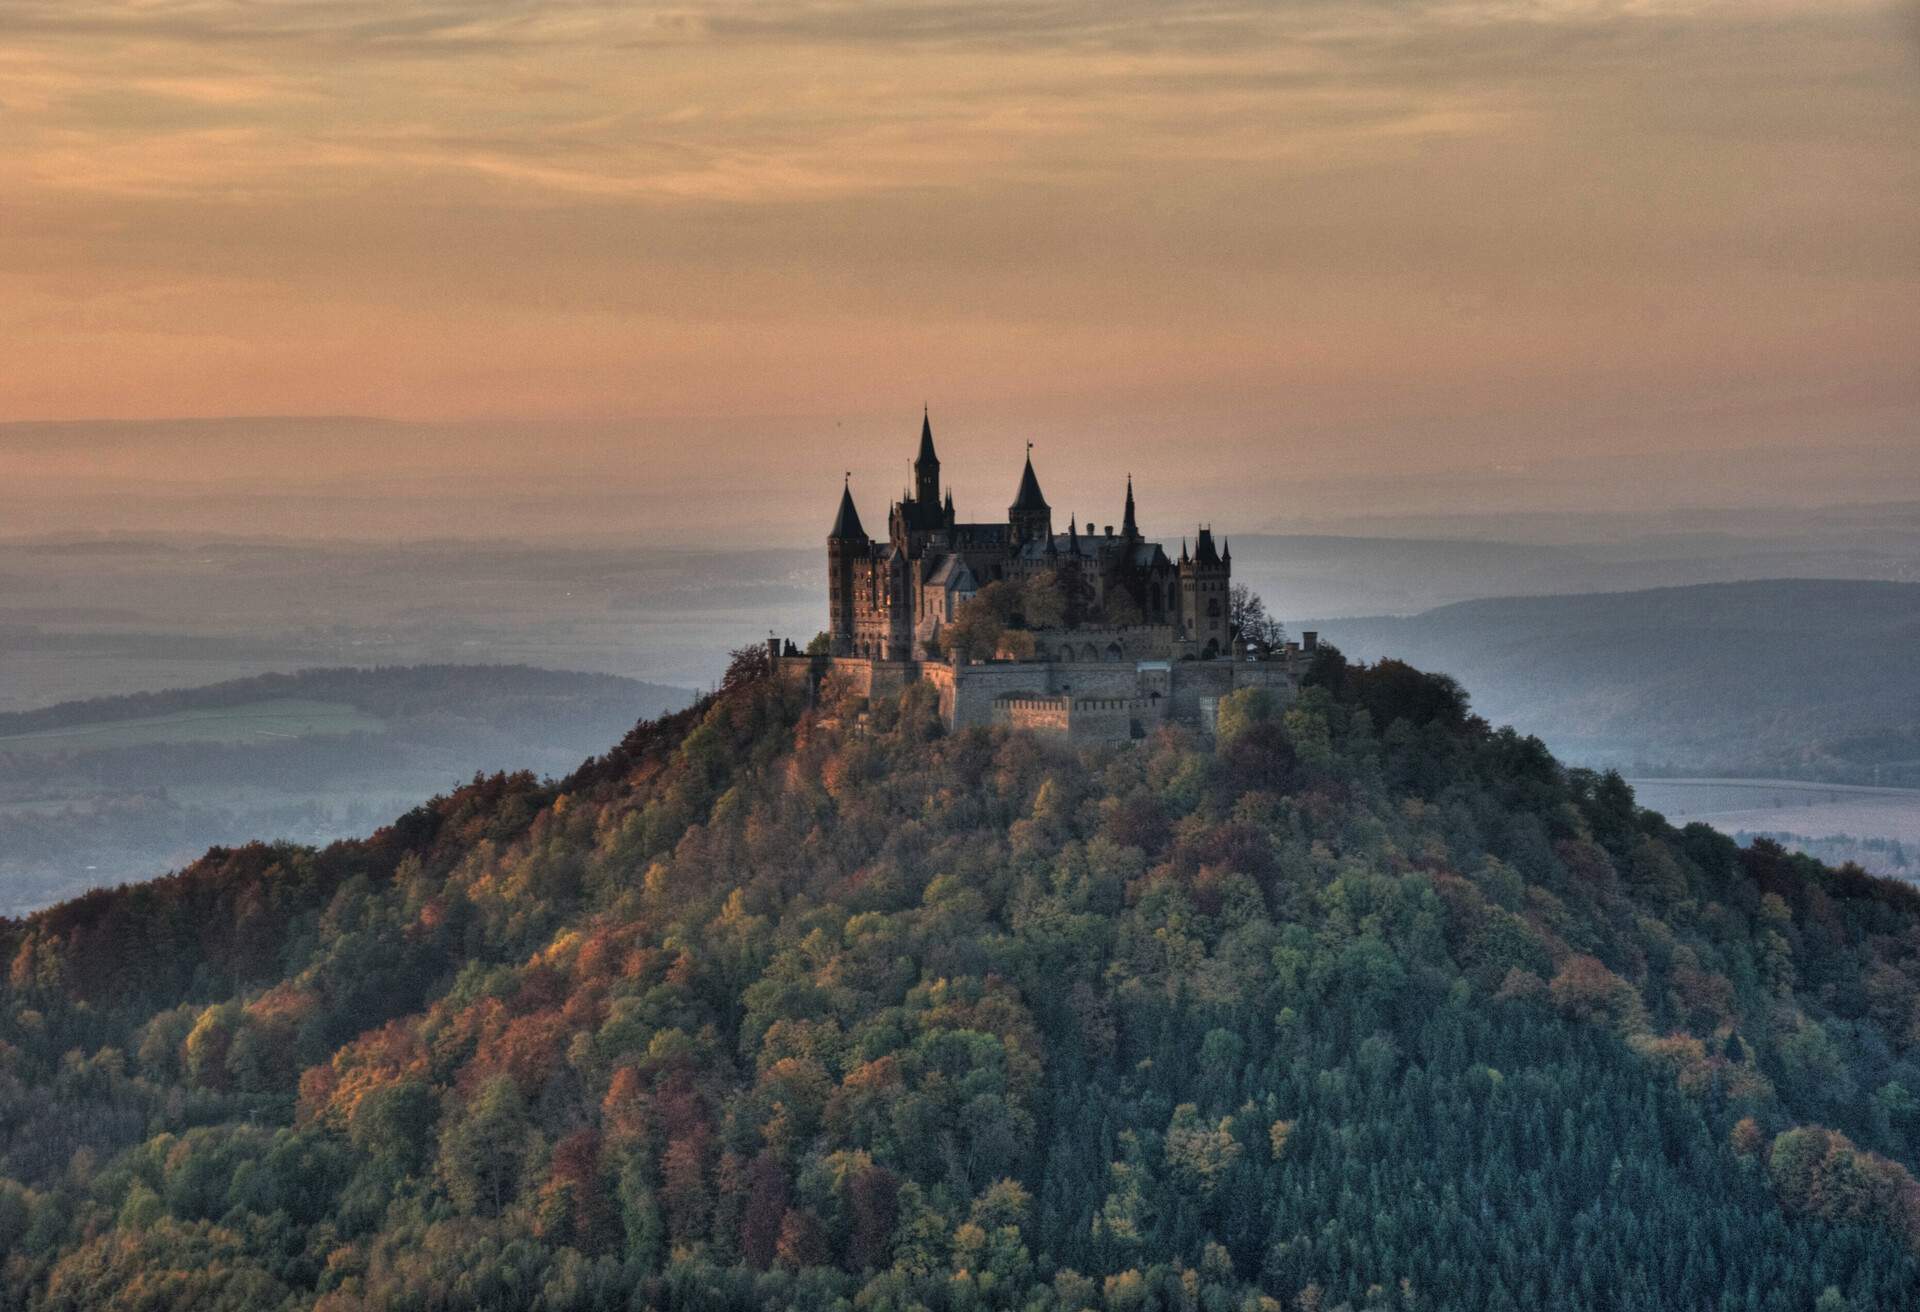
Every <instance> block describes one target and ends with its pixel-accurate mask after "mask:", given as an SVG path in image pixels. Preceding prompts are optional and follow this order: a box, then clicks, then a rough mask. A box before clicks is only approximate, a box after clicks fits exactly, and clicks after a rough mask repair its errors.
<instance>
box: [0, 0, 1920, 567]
mask: <svg viewBox="0 0 1920 1312" xmlns="http://www.w3.org/2000/svg"><path fill="white" fill-rule="evenodd" d="M1916 141H1920V8H1916V7H1915V6H1914V5H1913V4H1911V3H1900V4H1888V3H1879V2H1859V0H1738V2H1733V0H1727V2H1722V0H1618V2H1610V0H1537V2H1534V3H1527V2H1523V0H1434V2H1432V3H1420V2H1417V0H1361V2H1358V3H1341V2H1336V0H1260V2H1257V3H1256V2H1248V0H1195V2H1185V0H1152V2H1148V0H1034V2H1032V3H1013V2H1012V0H968V2H965V3H962V2H961V0H870V2H868V3H833V2H820V3H813V2H807V3H774V2H772V0H741V2H737V3H735V2H727V0H692V2H691V3H686V4H668V5H646V4H637V3H607V2H602V0H556V2H554V3H542V4H532V3H505V2H503V0H133V2H126V3H109V2H106V0H0V345H4V348H5V359H6V362H5V366H4V368H0V510H5V509H6V508H7V507H8V506H9V505H12V506H13V508H14V510H16V511H18V512H19V513H16V514H14V515H13V516H12V518H11V519H10V520H4V521H0V533H4V532H7V531H10V530H11V531H24V530H27V529H37V528H40V527H43V524H42V523H41V521H40V520H39V519H36V518H35V517H34V514H33V512H32V511H31V506H30V505H29V504H28V503H29V502H30V501H32V498H33V497H34V496H37V495H38V494H39V493H40V492H58V493H59V494H60V495H61V496H63V497H65V496H73V497H81V498H83V499H84V498H85V497H87V496H91V497H92V498H93V500H92V501H91V502H90V503H89V504H90V505H91V509H90V510H89V511H88V512H87V515H88V519H87V521H86V522H87V524H88V525H89V526H91V527H104V528H109V529H111V528H114V527H118V526H127V527H137V526H139V525H140V524H141V523H143V522H144V521H143V519H142V516H143V515H145V516H147V517H148V518H151V516H152V513H153V507H154V505H155V504H157V503H158V501H164V500H166V498H167V497H168V496H173V497H176V498H177V504H178V505H179V506H200V507H201V509H200V510H199V511H193V512H191V513H195V514H198V513H203V512H209V508H210V507H215V506H219V505H225V506H228V507H229V509H228V510H224V511H220V510H212V511H211V512H210V513H217V514H232V513H237V512H234V511H233V510H232V509H231V508H232V507H233V506H236V505H238V506H242V507H245V506H251V507H253V514H252V516H251V518H247V517H246V516H245V515H243V520H244V522H242V523H238V524H236V525H235V527H239V528H246V529H255V528H270V527H272V525H273V523H274V522H275V520H274V518H273V516H274V511H273V507H274V506H275V505H276V504H277V503H275V502H273V501H272V500H271V499H270V498H263V497H261V496H259V495H256V494H260V493H262V492H264V491H265V490H268V489H275V488H277V489H278V490H279V491H280V492H282V493H284V494H285V495H286V496H288V497H292V498H297V499H299V505H300V513H299V514H298V515H297V516H295V517H294V519H295V520H297V523H295V522H294V520H289V521H288V522H289V523H291V524H293V526H294V527H297V528H298V529H299V530H300V531H314V526H315V525H319V526H321V527H324V525H325V524H327V523H331V522H338V523H340V524H343V525H344V524H349V523H351V524H354V525H361V524H362V522H363V520H364V521H365V522H366V523H369V524H372V525H373V531H381V527H380V526H381V525H385V527H386V530H388V531H395V532H399V531H406V530H407V528H408V525H409V523H412V525H413V526H414V527H415V528H418V529H419V531H423V532H425V531H433V532H439V531H443V530H444V529H446V528H447V527H448V526H447V525H445V524H442V523H441V522H439V520H438V519H435V518H434V517H433V516H432V515H431V514H429V515H426V516H424V517H420V518H416V519H415V520H414V521H409V520H408V519H407V513H408V512H407V511H406V510H405V508H404V505H403V504H402V503H405V502H411V503H414V504H416V505H417V502H418V500H419V498H420V496H422V495H429V496H430V495H432V494H433V491H434V489H435V488H436V487H445V488H454V489H457V488H467V489H468V490H470V491H473V492H474V493H475V495H479V496H485V495H492V494H497V493H499V492H500V491H501V490H502V489H506V488H512V489H515V490H516V491H517V492H519V493H520V494H522V495H523V499H524V497H525V496H526V495H528V494H529V489H534V490H538V489H541V488H545V489H546V490H547V495H546V498H545V500H540V498H539V497H534V498H533V499H534V500H535V501H539V502H540V506H541V507H543V508H540V509H536V510H528V511H527V512H526V514H525V515H524V516H522V519H519V520H517V519H514V518H513V516H511V515H509V516H506V517H505V518H506V519H507V520H508V521H511V522H512V523H514V524H516V525H519V524H521V522H522V520H524V523H525V524H526V525H533V526H545V527H549V528H551V527H554V526H556V525H562V526H564V525H565V524H568V523H572V522H577V520H578V518H579V511H578V507H579V506H581V505H585V504H590V503H591V502H592V500H593V498H594V497H595V496H607V495H613V494H617V493H631V494H633V495H634V496H635V497H637V498H638V500H635V501H633V502H632V503H631V504H632V505H634V506H642V507H651V509H645V510H636V511H635V512H634V514H635V516H637V517H638V520H639V522H641V523H642V525H643V526H644V525H653V526H655V527H659V528H663V529H664V528H666V527H670V526H673V525H675V524H677V523H679V522H680V521H678V520H676V518H675V514H676V507H678V508H682V509H684V508H685V507H687V506H691V505H698V506H701V507H703V508H704V507H710V506H714V505H731V506H732V508H733V509H734V510H735V511H736V512H738V513H740V514H741V515H743V516H744V517H745V518H746V519H748V520H749V521H752V522H758V523H764V524H766V525H769V526H771V527H770V529H769V531H770V532H772V533H773V535H774V536H781V535H783V534H785V533H787V531H788V528H789V526H790V525H791V524H798V523H800V522H802V521H803V520H805V516H806V514H807V513H810V512H811V507H812V506H813V505H814V504H815V503H824V504H828V505H830V503H831V500H832V498H833V495H834V494H835V493H836V492H837V486H838V482H839V477H840V474H841V473H842V471H843V470H849V469H850V470H852V471H853V472H854V475H855V486H856V489H857V490H858V491H859V492H860V493H861V495H862V496H863V498H864V504H870V505H871V506H872V507H873V509H872V510H871V511H869V512H868V513H869V514H870V515H871V516H872V517H873V518H874V519H875V520H876V521H877V520H878V519H879V518H880V517H881V516H882V515H883V514H884V504H885V501H886V498H887V497H888V496H889V495H890V494H891V493H893V492H894V491H895V490H897V486H898V483H899V481H900V479H899V475H900V473H901V470H902V468H903V466H904V462H905V460H906V458H907V457H908V455H910V454H911V451H910V445H911V440H912V435H913V432H914V430H915V429H916V428H917V425H918V420H919V414H920V407H921V406H922V404H923V403H925V404H930V405H931V406H932V407H933V410H934V414H935V419H936V431H937V432H939V433H940V434H941V435H942V437H943V443H944V444H946V449H947V453H948V463H949V469H950V471H951V472H952V473H954V474H955V475H956V477H957V479H958V481H959V483H960V486H961V487H962V488H963V489H965V492H966V494H967V495H968V496H970V497H977V498H978V499H980V500H984V501H986V502H988V503H989V504H988V505H986V506H983V507H980V509H981V510H983V511H987V510H992V511H994V512H995V513H997V504H998V499H999V497H1000V496H1002V495H1003V493H1002V492H1001V491H1000V490H999V489H1000V488H1001V485H1002V484H1005V485H1006V493H1005V494H1010V492H1011V485H1012V481H1013V478H1014V476H1015V474H1016V473H1017V469H1018V461H1019V453H1020V452H1021V451H1022V449H1023V447H1024V442H1025V441H1027V440H1035V441H1037V442H1038V443H1039V444H1040V450H1039V451H1038V452H1037V453H1036V458H1037V459H1038V460H1040V461H1041V467H1042V470H1043V475H1044V474H1045V472H1046V471H1047V469H1048V468H1051V469H1052V470H1054V471H1055V474H1054V478H1055V480H1056V485H1061V484H1064V485H1065V487H1066V491H1065V492H1064V493H1063V494H1061V495H1056V496H1054V498H1053V499H1054V500H1055V502H1056V506H1057V507H1058V508H1060V509H1063V510H1064V509H1068V508H1070V503H1073V502H1075V501H1079V502H1083V503H1089V504H1091V503H1093V502H1095V501H1096V500H1097V499H1098V498H1100V497H1103V496H1109V495H1110V491H1111V489H1110V487H1109V484H1114V483H1117V481H1118V479H1120V478H1121V477H1123V476H1124V473H1125V472H1133V473H1135V474H1136V476H1137V477H1139V478H1140V479H1142V481H1143V482H1144V483H1146V484H1148V485H1149V486H1152V487H1153V488H1155V489H1156V490H1157V491H1160V492H1162V493H1163V494H1164V495H1163V497H1162V499H1161V501H1160V502H1159V503H1158V504H1160V505H1164V506H1166V507H1167V511H1166V513H1167V514H1169V515H1171V514H1174V513H1178V514H1180V515H1182V516H1187V515H1189V514H1190V513H1192V512H1197V511H1198V510H1199V509H1200V508H1201V506H1202V504H1203V503H1204V504H1205V505H1206V506H1207V507H1208V508H1217V509H1218V511H1219V512H1220V513H1219V514H1218V515H1216V516H1215V517H1216V518H1228V519H1231V518H1235V517H1237V518H1238V519H1239V520H1240V521H1241V522H1245V523H1249V524H1257V525H1258V527H1260V528H1263V529H1272V528H1274V527H1276V526H1279V525H1283V524H1284V523H1286V522H1288V520H1289V519H1292V518H1298V519H1305V518H1308V517H1310V516H1311V514H1312V512H1313V511H1314V510H1315V509H1316V508H1318V509H1321V510H1324V509H1326V508H1327V506H1329V505H1332V504H1334V503H1336V502H1337V503H1338V504H1339V505H1340V506H1341V507H1344V508H1346V509H1350V510H1353V511H1355V512H1356V513H1357V512H1358V511H1360V510H1362V509H1371V510H1374V511H1392V510H1395V509H1406V510H1409V511H1414V510H1424V511H1433V510H1437V509H1444V508H1459V507H1469V508H1470V507H1472V506H1473V505H1475V504H1478V502H1479V501H1481V500H1485V499H1487V498H1489V497H1491V498H1492V499H1494V500H1500V499H1501V498H1503V497H1504V498H1506V499H1508V500H1512V501H1514V502H1515V503H1521V502H1524V501H1526V499H1527V498H1528V497H1529V496H1533V495H1535V494H1537V493H1539V489H1540V488H1541V487H1544V486H1547V485H1548V484H1550V485H1551V486H1552V487H1553V488H1555V489H1558V490H1557V491H1555V492H1554V493H1553V496H1554V497H1557V498H1559V500H1560V502H1564V503H1566V504H1569V505H1577V506H1581V507H1583V508H1594V507H1596V506H1620V507H1625V508H1638V507H1642V506H1644V505H1647V504H1652V503H1654V502H1660V501H1662V500H1663V499H1664V500H1665V501H1668V502H1671V501H1674V500H1675V499H1676V498H1678V499H1679V500H1685V498H1686V496H1692V497H1694V498H1695V499H1696V500H1698V501H1701V502H1703V503H1713V504H1720V503H1726V502H1739V501H1742V500H1744V501H1747V502H1751V503H1752V504H1756V505H1758V504H1767V503H1768V502H1769V501H1770V499H1772V500H1794V499H1800V500H1804V499H1805V498H1806V497H1808V496H1811V495H1815V493H1816V492H1817V493H1818V495H1823V496H1831V497H1833V498H1835V499H1863V498H1868V497H1871V496H1872V495H1874V494H1875V493H1876V492H1879V493H1886V494H1898V495H1908V496H1920V487H1916V485H1915V483H1914V480H1915V478H1916V477H1920V470H1916V468H1915V467H1916V466H1920V460H1913V459H1912V458H1911V457H1912V452H1913V450H1914V448H1915V447H1916V446H1920V350H1917V349H1916V346H1915V343H1917V342H1920V150H1916V149H1915V144H1914V143H1915V142H1916ZM261 416H274V417H289V416H292V417H301V416H307V417H320V416H350V417H355V418H353V419H351V420H346V419H342V420H329V421H327V422H325V423H320V424H308V425H301V424H292V425H289V424H287V423H286V422H284V420H282V419H276V420H275V421H274V422H273V423H271V424H268V423H266V422H265V421H264V420H263V421H261V422H259V423H257V424H255V425H254V426H253V427H248V426H247V425H246V424H245V423H242V424H240V425H239V426H238V427H236V426H235V425H233V424H231V423H227V424H209V423H192V424H185V425H182V424H165V423H154V422H150V421H156V420H186V419H192V420H208V419H228V420H231V419H236V418H237V419H241V420H246V419H248V418H249V417H261ZM136 421H137V422H136ZM376 421H377V422H376ZM961 450H969V451H971V452H978V453H980V455H979V459H977V460H975V461H974V462H972V463H971V464H963V462H962V461H956V459H955V455H956V454H958V452H959V451H961ZM989 456H991V459H989V458H988V457H989ZM1048 460H1051V461H1052V462H1053V463H1052V465H1051V466H1048V465H1047V463H1046V462H1047V461H1048ZM1582 470H1586V471H1588V473H1587V474H1586V475H1583V474H1582V473H1581V471H1582ZM1676 471H1684V472H1676ZM1796 471H1797V472H1796ZM1676 478H1679V479H1685V480H1688V482H1689V486H1688V487H1687V488H1686V489H1685V490H1684V493H1683V492H1681V491H1676V489H1675V488H1674V487H1673V486H1672V483H1673V481H1674V480H1675V479H1676ZM1543 479H1544V480H1545V482H1542V480H1543ZM1903 479H1904V480H1905V481H1904V482H1902V480H1903ZM1043 481H1045V480H1044V478H1043ZM1695 483H1697V486H1694V485H1693V484H1695ZM1502 488H1505V489H1507V491H1505V492H1501V491H1500V489H1502ZM209 489H212V490H213V492H216V493H220V494H222V495H226V496H227V497H228V498H229V500H228V501H226V502H218V501H216V502H204V501H195V500H194V498H196V497H204V496H205V495H209V494H210V493H209ZM1528 489H1532V491H1529V490H1528ZM1049 490H1050V493H1051V491H1052V488H1051V487H1050V489H1049ZM642 494H644V495H642ZM8 497H12V498H14V501H13V502H8V501H7V500H6V498H8ZM246 497H251V498H252V499H251V500H247V499H244V498H246ZM156 498H157V499H158V501H156ZM234 498H242V499H241V500H238V501H236V500H234ZM43 504H44V505H46V506H51V505H54V504H55V503H54V502H52V501H46V502H44V503H43ZM58 504H59V506H60V507H61V508H60V509H59V510H57V511H53V510H43V511H42V512H41V514H42V516H43V517H44V516H46V515H67V514H68V513H69V511H68V509H67V507H68V503H67V502H65V501H61V502H59V503H58ZM75 504H78V503H75ZM526 504H528V505H531V504H532V502H527V503H526ZM570 504H571V505H572V506H574V507H575V509H574V510H572V511H569V509H568V506H569V505H570ZM1541 504H1542V505H1547V504H1550V503H1549V502H1541ZM22 506H26V507H27V509H24V510H23V509H21V507H22ZM369 507H372V509H369ZM383 507H384V509H382V508H383ZM796 507H799V508H796ZM281 509H282V510H283V511H286V512H287V513H289V514H291V513H292V510H291V508H289V507H284V506H283V507H281ZM974 509H975V507H974V506H972V505H967V504H963V505H962V511H963V514H964V513H969V512H971V511H972V510H974ZM703 513H704V510H703ZM1097 513H1101V514H1105V513H1108V512H1107V511H1105V510H1097ZM368 516H371V518H370V519H369V518H367V517H368ZM462 516H463V518H462V519H461V520H460V522H458V523H455V524H453V525H452V527H453V528H455V529H458V528H459V527H460V524H461V523H465V524H467V525H468V526H469V527H470V528H471V527H472V520H471V516H470V513H468V512H467V511H463V512H462ZM633 517H634V516H629V518H633ZM815 517H816V518H817V517H818V516H817V515H816V516H815ZM256 521H257V522H256ZM622 522H623V523H625V522H626V521H624V520H623V521H622ZM805 522H809V523H810V522H811V521H810V520H806V521H805ZM479 527H480V529H484V528H485V525H481V526H479ZM776 530H777V531H776ZM355 531H361V530H360V529H358V528H356V530H355ZM748 535H749V536H751V530H750V529H749V530H748Z"/></svg>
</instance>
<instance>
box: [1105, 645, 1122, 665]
mask: <svg viewBox="0 0 1920 1312" xmlns="http://www.w3.org/2000/svg"><path fill="white" fill-rule="evenodd" d="M1107 659H1108V660H1109V661H1117V660H1119V659H1120V644H1119V643H1117V642H1110V643H1108V644H1107Z"/></svg>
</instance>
